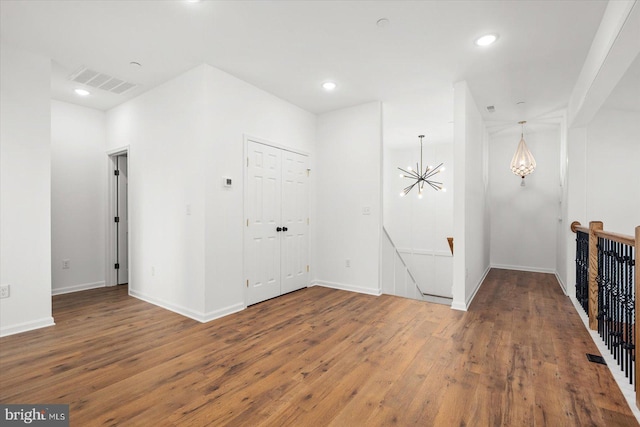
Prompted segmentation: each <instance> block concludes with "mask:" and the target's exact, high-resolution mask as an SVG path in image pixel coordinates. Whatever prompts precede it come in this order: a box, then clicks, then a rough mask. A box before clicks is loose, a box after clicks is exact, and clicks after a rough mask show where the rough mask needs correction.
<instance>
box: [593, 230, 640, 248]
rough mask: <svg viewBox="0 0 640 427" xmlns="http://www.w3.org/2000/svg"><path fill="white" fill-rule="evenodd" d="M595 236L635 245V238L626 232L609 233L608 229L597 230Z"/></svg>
mask: <svg viewBox="0 0 640 427" xmlns="http://www.w3.org/2000/svg"><path fill="white" fill-rule="evenodd" d="M596 236H598V237H603V238H605V239H609V240H613V241H614V242H618V243H622V244H623V245H629V246H635V245H636V239H634V238H633V236H628V235H626V234H619V233H611V232H610V231H604V230H598V231H596Z"/></svg>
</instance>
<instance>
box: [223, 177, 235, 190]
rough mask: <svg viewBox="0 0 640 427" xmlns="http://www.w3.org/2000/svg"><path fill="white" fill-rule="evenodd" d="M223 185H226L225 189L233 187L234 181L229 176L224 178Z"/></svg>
mask: <svg viewBox="0 0 640 427" xmlns="http://www.w3.org/2000/svg"><path fill="white" fill-rule="evenodd" d="M222 185H224V186H225V187H231V186H232V185H233V180H232V179H231V178H230V177H228V176H223V177H222Z"/></svg>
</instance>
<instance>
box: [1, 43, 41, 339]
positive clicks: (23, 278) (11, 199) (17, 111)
mask: <svg viewBox="0 0 640 427" xmlns="http://www.w3.org/2000/svg"><path fill="white" fill-rule="evenodd" d="M50 76H51V62H50V61H49V59H48V58H44V57H41V56H37V55H33V54H31V53H27V52H25V51H21V50H18V49H14V48H12V47H9V46H6V45H2V46H1V47H0V87H1V88H2V90H1V91H0V111H2V114H0V284H2V285H10V288H11V292H10V295H11V296H10V297H9V298H7V299H1V300H0V335H8V334H12V333H16V332H21V331H25V330H29V329H35V328H39V327H42V326H47V325H51V324H53V318H52V317H51V135H50V133H51V102H50V96H51V95H50V91H51V89H50V87H51V81H50V79H51V77H50Z"/></svg>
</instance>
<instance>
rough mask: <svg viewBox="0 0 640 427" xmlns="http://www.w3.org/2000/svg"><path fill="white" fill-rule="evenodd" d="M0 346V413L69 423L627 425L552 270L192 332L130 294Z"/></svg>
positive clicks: (288, 307)
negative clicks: (47, 413) (19, 408)
mask: <svg viewBox="0 0 640 427" xmlns="http://www.w3.org/2000/svg"><path fill="white" fill-rule="evenodd" d="M53 302H54V316H55V320H56V326H53V327H49V328H44V329H40V330H36V331H31V332H27V333H23V334H18V335H14V336H9V337H5V338H2V339H0V373H1V374H0V401H1V402H2V403H25V402H33V403H68V404H70V417H71V425H72V426H80V425H82V426H90V425H119V426H123V425H158V426H164V425H183V426H191V425H192V426H203V425H208V424H211V425H273V426H282V425H297V426H308V425H335V426H346V425H349V426H355V425H366V426H372V425H391V424H395V425H400V426H408V425H423V426H447V427H448V426H460V425H465V426H500V425H502V426H534V425H536V426H545V425H546V426H587V425H595V426H634V425H637V423H636V420H635V418H634V417H633V415H632V413H631V411H630V410H629V408H628V407H627V405H626V402H625V400H624V398H623V396H622V394H621V393H620V391H619V389H618V387H617V385H616V384H615V382H614V380H613V378H612V376H611V374H610V373H609V371H608V369H607V368H606V367H605V366H602V365H597V364H593V363H590V362H588V361H587V359H586V357H585V353H597V348H596V347H595V345H594V344H593V343H592V341H591V338H590V337H589V334H588V332H587V331H586V330H585V329H584V327H583V325H582V322H581V319H580V318H579V316H578V315H577V313H576V312H575V309H574V308H573V306H572V304H571V302H570V301H569V299H568V298H567V297H566V296H564V295H563V294H562V292H561V290H560V287H559V286H558V284H557V282H556V279H555V277H554V276H553V275H550V274H542V273H527V272H518V271H510V270H497V269H494V270H492V271H491V272H490V273H489V275H488V276H487V279H486V280H485V282H484V284H483V285H482V287H481V288H480V290H479V292H478V294H477V296H476V298H475V299H474V301H473V304H472V305H471V307H470V310H469V311H468V312H466V313H464V312H459V311H454V310H451V309H450V308H448V307H446V306H442V305H437V304H429V303H424V302H419V301H415V300H410V299H404V298H399V297H394V296H388V295H383V296H380V297H374V296H369V295H363V294H357V293H350V292H345V291H339V290H334V289H328V288H322V287H312V288H308V289H303V290H301V291H297V292H294V293H290V294H287V295H284V296H282V297H279V298H275V299H272V300H269V301H265V302H263V303H260V304H256V305H254V306H251V307H249V308H247V309H246V310H244V311H242V312H239V313H236V314H233V315H229V316H227V317H224V318H221V319H218V320H214V321H211V322H209V323H206V324H201V323H198V322H196V321H193V320H191V319H188V318H185V317H182V316H180V315H177V314H175V313H172V312H169V311H165V310H163V309H161V308H158V307H155V306H153V305H151V304H147V303H145V302H142V301H139V300H137V299H135V298H132V297H129V296H128V295H127V291H126V288H125V287H115V288H103V289H96V290H90V291H85V292H78V293H75V294H66V295H60V296H56V297H54V299H53Z"/></svg>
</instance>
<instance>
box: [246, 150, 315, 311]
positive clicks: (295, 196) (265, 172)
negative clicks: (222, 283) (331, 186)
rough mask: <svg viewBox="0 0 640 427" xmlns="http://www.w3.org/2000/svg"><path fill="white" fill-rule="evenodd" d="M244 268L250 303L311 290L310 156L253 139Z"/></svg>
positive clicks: (249, 157)
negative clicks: (305, 289)
mask: <svg viewBox="0 0 640 427" xmlns="http://www.w3.org/2000/svg"><path fill="white" fill-rule="evenodd" d="M247 152H248V155H247V180H246V182H247V186H246V205H245V206H246V208H245V212H246V218H245V245H244V247H245V250H244V266H245V267H244V268H245V274H246V279H247V282H246V286H247V305H251V304H255V303H258V302H260V301H264V300H267V299H270V298H273V297H277V296H279V295H282V294H285V293H287V292H291V291H295V290H297V289H301V288H304V287H306V286H307V282H308V279H307V277H308V270H309V262H308V260H309V206H308V205H309V195H308V190H309V186H308V180H309V177H308V169H307V168H308V166H307V164H308V158H307V156H304V155H302V154H298V153H294V152H291V151H287V150H282V149H279V148H276V147H272V146H270V145H265V144H261V143H258V142H254V141H251V140H249V141H248V143H247Z"/></svg>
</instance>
